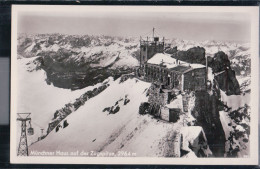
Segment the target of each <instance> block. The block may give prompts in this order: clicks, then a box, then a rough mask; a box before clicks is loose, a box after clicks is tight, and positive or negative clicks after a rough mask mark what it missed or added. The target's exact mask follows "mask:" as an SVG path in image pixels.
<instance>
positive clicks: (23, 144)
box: [17, 113, 31, 156]
mask: <svg viewBox="0 0 260 169" xmlns="http://www.w3.org/2000/svg"><path fill="white" fill-rule="evenodd" d="M17 115H18V118H17V121H21V137H20V142H19V147H18V152H17V156H28V145H27V135H26V122H27V121H30V120H31V118H30V115H31V113H17ZM21 115H26V117H22V116H21Z"/></svg>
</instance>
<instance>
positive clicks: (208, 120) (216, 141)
mask: <svg viewBox="0 0 260 169" xmlns="http://www.w3.org/2000/svg"><path fill="white" fill-rule="evenodd" d="M191 95H192V96H191V97H193V98H192V99H190V100H192V101H193V102H194V103H193V104H189V105H192V107H189V109H190V110H191V114H192V115H193V117H194V118H195V119H196V122H195V125H197V126H201V127H202V128H203V130H204V132H205V134H206V137H207V139H208V144H209V147H210V149H211V150H212V152H213V155H214V156H216V157H223V156H224V153H225V133H224V130H223V127H222V124H221V121H220V116H219V108H218V106H219V95H218V93H217V92H216V91H214V90H212V91H210V92H206V91H196V92H192V93H191Z"/></svg>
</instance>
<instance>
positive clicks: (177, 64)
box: [147, 53, 205, 73]
mask: <svg viewBox="0 0 260 169" xmlns="http://www.w3.org/2000/svg"><path fill="white" fill-rule="evenodd" d="M147 63H150V64H156V65H160V64H163V65H164V66H166V67H167V68H168V69H170V70H174V71H178V72H181V73H186V72H189V71H191V70H193V69H199V68H203V67H205V66H204V65H202V64H190V63H187V62H184V61H181V60H178V59H175V58H172V57H171V55H170V54H165V53H156V54H155V55H154V56H153V57H152V58H151V59H149V60H148V61H147Z"/></svg>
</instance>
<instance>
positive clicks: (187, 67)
mask: <svg viewBox="0 0 260 169" xmlns="http://www.w3.org/2000/svg"><path fill="white" fill-rule="evenodd" d="M189 69H192V67H189V66H184V65H178V66H176V67H173V68H171V69H170V70H174V71H177V72H181V73H184V72H186V71H187V70H189Z"/></svg>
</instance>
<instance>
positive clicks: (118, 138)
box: [29, 78, 183, 156]
mask: <svg viewBox="0 0 260 169" xmlns="http://www.w3.org/2000/svg"><path fill="white" fill-rule="evenodd" d="M149 87H150V83H146V82H142V81H140V80H138V79H135V78H133V79H128V80H126V81H124V82H122V83H120V79H118V80H116V81H115V82H114V83H112V84H111V85H110V86H109V87H108V88H107V89H106V90H105V91H103V92H102V93H100V94H99V95H97V96H96V97H94V98H91V99H89V100H88V101H87V102H86V103H85V104H84V106H82V107H80V108H79V109H78V110H77V111H76V112H74V113H72V114H70V115H69V116H68V117H67V118H66V119H64V120H67V122H68V124H69V125H68V126H67V127H65V128H64V127H61V128H59V130H58V131H57V132H56V131H55V130H53V131H52V132H51V133H50V134H49V135H48V136H47V137H46V138H45V139H43V140H41V141H39V142H37V143H35V144H33V145H31V146H30V147H29V152H34V153H35V152H41V151H53V152H56V151H61V152H72V151H77V150H78V151H80V152H81V151H85V152H90V151H94V152H95V153H99V152H103V153H104V152H113V153H115V154H117V153H119V152H120V151H124V152H130V153H131V154H132V155H134V156H179V151H180V147H179V145H177V146H172V145H173V144H175V142H174V141H176V140H178V139H176V137H177V135H178V131H179V130H180V128H181V126H182V125H183V124H182V123H181V122H182V121H181V120H180V121H179V122H177V123H168V122H163V121H160V120H157V119H154V118H152V117H151V116H149V115H144V116H142V115H139V114H138V109H139V105H140V103H141V102H144V101H147V99H148V98H147V96H146V90H147V88H149ZM126 98H127V99H128V100H129V101H128V102H125V100H126ZM109 107H110V108H111V107H113V108H112V109H114V108H115V109H117V110H118V111H114V113H112V114H110V113H109V112H108V111H106V110H107V108H109ZM116 107H119V108H116ZM60 124H61V126H63V122H61V123H60ZM36 154H37V153H36ZM31 155H33V154H31ZM89 156H91V155H90V154H89ZM93 156H95V155H93Z"/></svg>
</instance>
